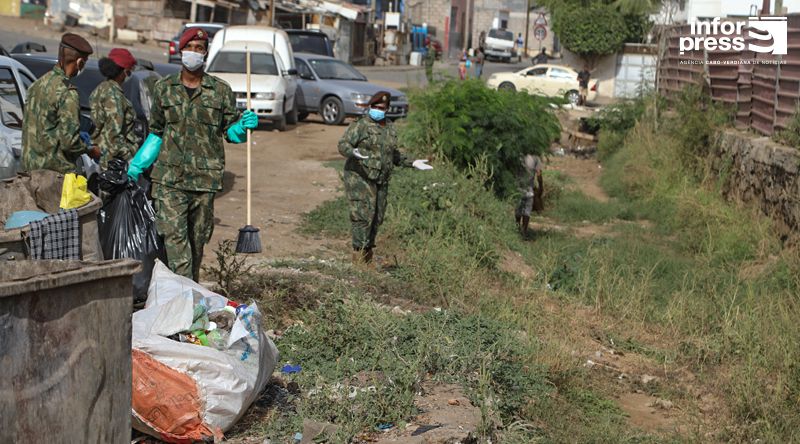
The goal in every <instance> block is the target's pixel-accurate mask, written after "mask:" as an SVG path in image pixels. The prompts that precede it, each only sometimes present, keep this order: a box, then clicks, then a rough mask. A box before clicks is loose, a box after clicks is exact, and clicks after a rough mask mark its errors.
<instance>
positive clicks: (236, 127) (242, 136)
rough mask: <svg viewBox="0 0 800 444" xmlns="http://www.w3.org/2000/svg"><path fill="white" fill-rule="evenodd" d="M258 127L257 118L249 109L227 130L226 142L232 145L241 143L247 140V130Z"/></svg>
mask: <svg viewBox="0 0 800 444" xmlns="http://www.w3.org/2000/svg"><path fill="white" fill-rule="evenodd" d="M256 127H258V116H257V115H256V113H254V112H253V111H250V110H249V109H248V110H246V111H245V112H244V113H243V114H242V118H241V119H239V121H238V122H236V123H234V124H233V125H231V126H230V128H228V140H229V141H231V142H233V143H242V142H245V141H246V140H247V130H249V129H256Z"/></svg>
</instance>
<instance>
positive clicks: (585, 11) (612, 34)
mask: <svg viewBox="0 0 800 444" xmlns="http://www.w3.org/2000/svg"><path fill="white" fill-rule="evenodd" d="M553 32H555V33H556V35H558V38H559V39H560V40H561V44H562V45H564V47H565V48H567V49H568V50H570V51H572V52H574V53H575V54H578V55H579V56H580V57H581V58H582V59H583V60H584V61H586V63H587V64H588V65H589V66H590V67H594V66H595V65H596V64H597V61H598V59H600V58H601V57H602V56H605V55H609V54H613V53H615V52H617V51H619V50H620V49H622V45H623V44H624V43H625V42H626V41H627V40H629V39H630V37H631V35H630V34H631V33H630V29H629V26H628V22H627V21H626V19H625V16H624V15H623V14H622V13H621V12H619V11H618V10H617V9H616V8H615V7H614V6H613V5H610V4H605V3H604V2H594V3H592V4H591V5H589V6H581V5H580V4H574V3H573V4H565V5H563V6H561V7H558V8H557V9H556V10H555V11H554V12H553Z"/></svg>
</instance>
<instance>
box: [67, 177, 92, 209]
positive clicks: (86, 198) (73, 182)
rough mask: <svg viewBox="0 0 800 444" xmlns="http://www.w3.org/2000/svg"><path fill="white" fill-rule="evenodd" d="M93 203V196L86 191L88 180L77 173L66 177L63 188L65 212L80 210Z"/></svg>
mask: <svg viewBox="0 0 800 444" xmlns="http://www.w3.org/2000/svg"><path fill="white" fill-rule="evenodd" d="M91 201H92V195H91V194H89V191H87V189H86V178H85V177H83V176H78V175H76V174H75V173H69V174H67V175H65V176H64V185H63V186H62V187H61V205H59V206H60V207H61V208H62V209H64V210H69V209H72V208H78V207H82V206H84V205H86V204H87V203H89V202H91Z"/></svg>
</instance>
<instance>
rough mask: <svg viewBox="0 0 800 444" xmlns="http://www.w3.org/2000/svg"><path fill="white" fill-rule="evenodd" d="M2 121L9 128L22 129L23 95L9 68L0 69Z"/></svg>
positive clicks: (0, 114)
mask: <svg viewBox="0 0 800 444" xmlns="http://www.w3.org/2000/svg"><path fill="white" fill-rule="evenodd" d="M0 121H2V123H3V125H5V126H6V127H8V128H19V129H22V95H21V94H20V92H19V88H18V87H17V82H16V80H14V73H12V72H11V70H10V69H8V68H0Z"/></svg>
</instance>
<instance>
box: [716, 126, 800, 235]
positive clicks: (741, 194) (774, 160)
mask: <svg viewBox="0 0 800 444" xmlns="http://www.w3.org/2000/svg"><path fill="white" fill-rule="evenodd" d="M711 156H712V157H711V165H712V168H713V169H714V171H715V172H716V173H718V174H719V176H720V177H721V178H723V193H724V194H725V195H726V197H728V198H734V199H737V200H740V201H742V202H745V203H747V204H751V205H755V206H757V207H758V208H760V209H761V211H762V212H763V213H764V214H766V215H768V216H771V217H772V218H773V219H775V221H776V222H777V223H778V227H779V229H780V230H781V231H783V232H784V233H785V234H789V233H791V232H797V230H799V229H800V200H798V198H797V196H798V195H800V171H798V166H799V165H800V152H798V150H797V149H795V148H790V147H786V146H783V145H779V144H776V143H774V142H772V141H771V140H770V139H769V138H767V137H757V136H754V135H752V134H750V133H745V132H741V131H737V130H727V131H724V132H722V133H720V134H719V135H718V137H717V140H716V141H715V143H714V144H713V145H712V155H711Z"/></svg>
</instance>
